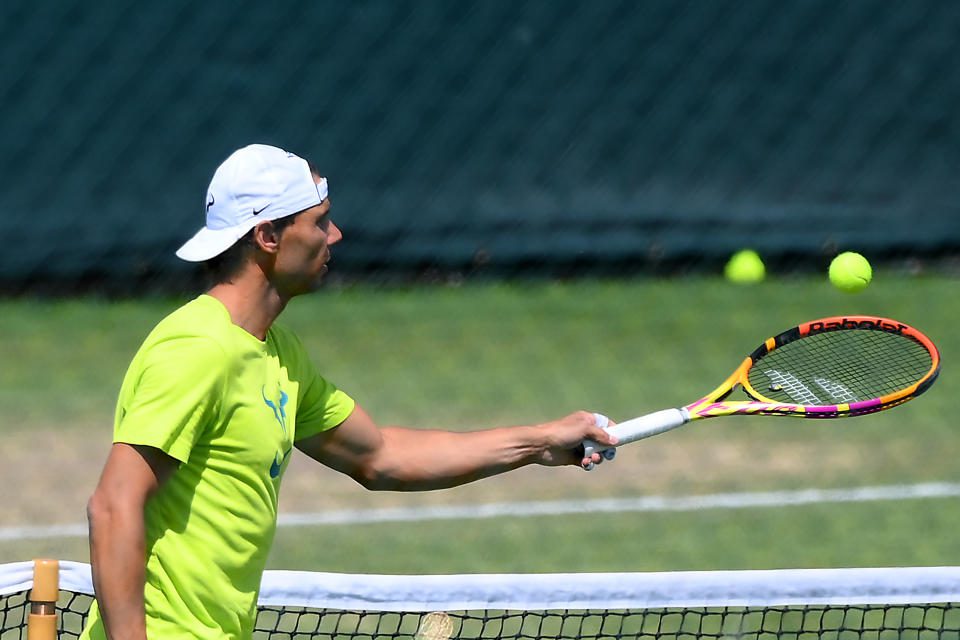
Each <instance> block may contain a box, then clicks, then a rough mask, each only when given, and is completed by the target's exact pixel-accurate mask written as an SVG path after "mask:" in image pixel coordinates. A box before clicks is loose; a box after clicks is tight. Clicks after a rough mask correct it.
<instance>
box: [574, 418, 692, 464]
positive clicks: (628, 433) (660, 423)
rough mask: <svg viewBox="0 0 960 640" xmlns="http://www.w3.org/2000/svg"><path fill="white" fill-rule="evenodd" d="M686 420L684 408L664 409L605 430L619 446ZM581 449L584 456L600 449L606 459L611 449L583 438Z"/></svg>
mask: <svg viewBox="0 0 960 640" xmlns="http://www.w3.org/2000/svg"><path fill="white" fill-rule="evenodd" d="M688 422H690V413H689V412H688V411H687V410H686V409H664V410H662V411H655V412H653V413H648V414H647V415H645V416H640V417H639V418H633V419H631V420H626V421H625V422H621V423H619V424H615V425H613V426H612V427H609V428H608V429H607V431H609V432H610V434H611V435H613V436H615V437H616V438H617V440H619V442H618V443H617V446H618V447H619V446H622V445H625V444H628V443H630V442H636V441H637V440H642V439H643V438H649V437H650V436H655V435H657V434H658V433H663V432H664V431H670V430H671V429H676V428H677V427H681V426H683V425H685V424H686V423H688ZM583 451H584V456H585V457H589V456H591V455H593V453H594V452H595V451H600V452H601V453H604V455H605V457H607V459H610V458H612V456H610V455H607V454H606V452H608V451H610V452H612V451H613V449H610V448H605V447H603V445H599V444H597V443H596V442H594V441H593V440H584V442H583Z"/></svg>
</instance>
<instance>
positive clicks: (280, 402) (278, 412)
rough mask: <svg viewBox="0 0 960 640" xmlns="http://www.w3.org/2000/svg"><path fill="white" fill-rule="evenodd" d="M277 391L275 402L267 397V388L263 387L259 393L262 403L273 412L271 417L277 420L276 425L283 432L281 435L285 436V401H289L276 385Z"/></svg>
mask: <svg viewBox="0 0 960 640" xmlns="http://www.w3.org/2000/svg"><path fill="white" fill-rule="evenodd" d="M277 391H278V392H279V394H280V395H279V397H277V399H276V401H274V400H272V399H270V398H268V397H267V386H266V385H263V387H261V388H260V393H261V395H263V402H264V404H266V405H267V406H268V407H270V409H271V410H272V411H273V417H274V418H276V419H277V423H278V424H279V425H280V429H281V430H282V431H283V435H284V436H286V435H287V410H286V408H285V407H286V406H287V401H288V400H289V399H290V398H289V396H287V394H286V392H284V390H283V389H281V388H280V385H279V384H278V385H277Z"/></svg>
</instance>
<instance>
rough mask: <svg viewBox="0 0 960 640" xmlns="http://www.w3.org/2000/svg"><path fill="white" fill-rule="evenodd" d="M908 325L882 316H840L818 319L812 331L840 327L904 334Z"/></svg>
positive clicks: (831, 329)
mask: <svg viewBox="0 0 960 640" xmlns="http://www.w3.org/2000/svg"><path fill="white" fill-rule="evenodd" d="M906 328H907V326H906V325H903V324H900V323H899V322H893V321H892V320H883V319H881V318H876V319H868V318H859V319H853V318H839V319H837V320H831V321H828V322H823V321H817V322H811V323H810V333H823V332H824V331H838V330H840V329H869V330H873V331H886V332H888V333H896V334H902V333H903V330H904V329H906Z"/></svg>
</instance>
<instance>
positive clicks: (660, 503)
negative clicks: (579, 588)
mask: <svg viewBox="0 0 960 640" xmlns="http://www.w3.org/2000/svg"><path fill="white" fill-rule="evenodd" d="M957 496H960V483H949V482H930V483H925V484H910V485H888V486H881V487H860V488H856V489H802V490H799V491H768V492H758V493H714V494H710V495H702V496H675V497H667V496H649V497H645V498H603V499H596V500H551V501H540V502H500V503H492V504H470V505H459V506H435V507H409V508H393V509H343V510H338V511H327V512H320V513H286V514H280V517H279V518H278V520H277V526H280V527H299V526H319V525H342V524H361V523H377V522H421V521H425V520H478V519H485V518H499V517H503V516H510V517H514V518H518V517H519V518H522V517H533V516H558V515H564V514H571V513H574V514H584V513H637V512H667V511H700V510H704V509H748V508H756V507H787V506H797V505H810V504H830V503H839V502H874V501H878V500H916V499H920V498H954V497H957ZM86 535H87V526H86V525H85V524H66V525H52V526H27V527H0V541H6V540H37V539H40V538H75V537H82V536H86Z"/></svg>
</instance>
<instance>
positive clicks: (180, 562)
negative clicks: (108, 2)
mask: <svg viewBox="0 0 960 640" xmlns="http://www.w3.org/2000/svg"><path fill="white" fill-rule="evenodd" d="M205 204H206V226H204V227H203V228H202V229H201V230H200V231H199V232H197V234H196V235H195V236H193V238H191V239H190V240H189V241H188V242H187V243H186V244H184V245H183V246H182V247H181V248H180V249H179V250H178V251H177V255H178V256H179V257H180V258H182V259H184V260H188V261H191V262H205V263H206V264H207V266H208V267H209V268H210V271H211V273H212V274H213V275H214V281H215V284H214V285H213V286H212V288H210V289H209V290H208V291H207V292H206V293H205V294H204V295H201V296H199V297H198V298H196V299H194V300H192V301H191V302H188V303H187V304H185V305H184V306H182V307H181V308H180V309H178V310H176V311H174V312H173V313H172V314H170V315H169V316H167V317H166V318H164V319H163V320H162V321H161V322H160V323H159V324H158V325H157V326H156V327H155V328H154V330H153V331H152V332H151V333H150V334H149V335H148V336H147V338H146V340H145V342H144V343H143V345H142V346H141V348H140V350H139V351H138V352H137V354H136V355H135V356H134V358H133V361H132V363H131V364H130V367H129V369H128V371H127V374H126V377H125V378H124V381H123V384H122V387H121V389H120V394H119V400H118V403H117V410H116V417H115V424H114V436H113V445H112V447H111V450H110V454H109V456H108V458H107V461H106V464H105V465H104V468H103V472H102V475H101V477H100V481H99V483H98V485H97V487H96V489H95V491H94V493H93V495H92V497H91V498H90V501H89V504H88V517H89V522H90V559H91V565H92V568H93V584H94V588H95V590H96V602H95V603H94V604H93V606H92V607H91V610H90V616H89V620H88V624H87V627H86V629H85V631H84V633H83V636H82V637H83V638H105V637H106V638H113V639H128V638H140V639H142V638H145V637H150V638H164V639H167V638H218V639H219V638H249V637H251V635H252V630H253V625H254V619H255V615H256V602H257V593H258V589H259V585H260V579H261V575H262V573H263V570H264V566H265V564H266V560H267V554H268V552H269V550H270V546H271V543H272V541H273V536H274V531H275V529H276V519H277V493H278V491H279V488H280V481H281V479H282V478H283V474H284V471H285V469H286V467H287V464H288V461H289V456H290V452H291V451H292V449H293V447H294V446H296V447H297V448H298V449H300V450H301V451H303V452H304V453H305V454H306V455H308V456H310V457H311V458H313V459H315V460H317V461H318V462H320V463H321V464H324V465H326V466H328V467H330V468H331V469H334V470H336V471H339V472H341V473H344V474H346V475H348V476H350V477H351V478H353V479H355V480H356V481H357V482H358V483H359V484H360V485H362V486H363V487H365V488H367V489H371V490H393V491H398V490H410V491H425V490H431V489H441V488H445V487H453V486H456V485H460V484H464V483H467V482H471V481H473V480H477V479H480V478H484V477H487V476H491V475H495V474H499V473H503V472H506V471H509V470H511V469H516V468H518V467H522V466H524V465H528V464H540V465H547V466H559V465H577V464H579V465H583V466H589V465H590V464H599V463H601V461H602V458H601V456H600V455H598V454H593V455H592V456H590V457H584V455H583V452H582V451H583V450H582V448H581V443H582V442H583V441H584V440H585V439H591V440H594V441H596V442H598V443H600V444H604V445H612V444H615V440H614V439H613V438H612V437H611V436H609V435H608V434H607V432H606V431H604V430H603V429H601V428H600V427H598V426H597V422H598V420H597V417H596V416H595V414H592V413H588V412H585V411H581V412H577V413H574V414H571V415H569V416H566V417H565V418H562V419H559V420H556V421H552V422H546V423H543V424H539V425H532V426H517V427H507V428H496V429H488V430H481V431H475V432H452V431H441V430H423V429H408V428H400V427H380V426H378V425H377V424H376V423H375V422H374V420H373V419H372V418H371V417H370V416H369V415H368V414H367V413H366V412H365V411H364V410H363V409H362V408H361V407H360V405H358V404H357V403H356V402H355V401H354V399H353V398H351V397H350V396H349V395H347V394H346V393H344V392H343V391H342V390H340V389H339V388H337V387H336V386H335V385H334V384H333V383H331V382H330V381H328V380H326V379H325V378H323V377H322V376H321V375H320V373H319V372H318V371H317V369H316V368H315V367H314V365H313V364H312V363H311V360H310V358H309V356H308V354H307V352H306V350H305V349H304V347H303V345H302V344H301V343H300V341H299V340H298V338H297V337H296V336H295V335H294V334H293V333H291V332H290V331H289V330H287V329H284V328H283V327H282V326H280V325H277V324H275V323H274V321H275V320H276V319H277V317H278V316H279V315H280V313H281V312H282V311H283V309H284V307H285V306H286V305H287V303H288V302H289V301H290V299H291V298H293V297H295V296H298V295H301V294H305V293H309V292H310V291H313V290H314V289H316V288H317V286H318V285H319V283H320V281H321V279H322V278H323V276H324V274H325V273H326V272H327V262H328V261H329V260H330V248H331V247H332V246H333V245H335V244H336V243H337V242H339V241H340V239H341V237H342V236H341V233H340V229H338V228H337V225H336V224H335V223H334V222H333V220H332V219H331V213H330V198H329V194H328V187H327V181H326V180H325V179H324V178H322V177H320V176H319V175H318V174H317V173H316V171H313V170H312V169H311V167H310V166H309V165H308V163H307V162H306V161H304V160H303V159H301V158H299V157H297V156H296V155H294V154H292V153H288V152H286V151H283V150H281V149H278V148H275V147H270V146H265V145H251V146H248V147H244V148H242V149H240V150H238V151H236V152H234V153H233V154H232V155H231V156H230V157H228V158H227V159H226V160H225V161H224V162H223V164H221V165H220V167H219V168H218V169H217V170H216V172H215V173H214V175H213V179H212V180H211V182H210V186H209V189H208V191H207V197H206V201H205ZM319 325H320V323H319V322H318V326H319Z"/></svg>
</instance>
